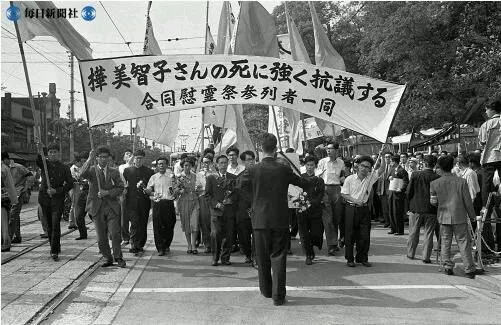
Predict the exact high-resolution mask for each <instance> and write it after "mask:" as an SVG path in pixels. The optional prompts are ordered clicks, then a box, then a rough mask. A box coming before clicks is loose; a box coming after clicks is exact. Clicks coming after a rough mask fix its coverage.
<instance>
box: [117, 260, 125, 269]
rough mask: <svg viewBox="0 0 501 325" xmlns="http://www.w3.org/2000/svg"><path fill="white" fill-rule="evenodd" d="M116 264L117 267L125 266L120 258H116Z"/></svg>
mask: <svg viewBox="0 0 501 325" xmlns="http://www.w3.org/2000/svg"><path fill="white" fill-rule="evenodd" d="M117 264H118V266H119V267H121V268H124V267H125V265H126V264H125V261H124V260H123V259H122V258H117Z"/></svg>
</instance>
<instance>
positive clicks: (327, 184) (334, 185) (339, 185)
mask: <svg viewBox="0 0 501 325" xmlns="http://www.w3.org/2000/svg"><path fill="white" fill-rule="evenodd" d="M325 186H341V184H325Z"/></svg>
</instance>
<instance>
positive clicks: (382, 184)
mask: <svg viewBox="0 0 501 325" xmlns="http://www.w3.org/2000/svg"><path fill="white" fill-rule="evenodd" d="M384 161H385V164H386V167H385V170H384V172H383V175H381V177H380V178H379V180H378V185H377V195H378V196H379V201H380V202H381V213H382V214H383V220H382V222H384V227H385V228H389V227H390V207H389V199H388V194H389V193H388V192H389V190H388V187H389V186H390V180H389V177H390V175H391V174H392V172H393V171H394V169H393V167H391V166H390V165H391V164H390V162H391V153H389V152H386V153H385V154H384Z"/></svg>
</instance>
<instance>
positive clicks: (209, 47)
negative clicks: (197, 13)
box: [205, 26, 216, 55]
mask: <svg viewBox="0 0 501 325" xmlns="http://www.w3.org/2000/svg"><path fill="white" fill-rule="evenodd" d="M206 35H207V38H206V40H205V54H209V55H211V54H214V51H215V50H216V42H214V38H213V37H212V33H211V32H210V28H209V26H207V34H206Z"/></svg>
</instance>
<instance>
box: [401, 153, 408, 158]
mask: <svg viewBox="0 0 501 325" xmlns="http://www.w3.org/2000/svg"><path fill="white" fill-rule="evenodd" d="M399 156H405V158H409V155H408V154H407V153H406V152H401V153H400V154H399Z"/></svg>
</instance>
